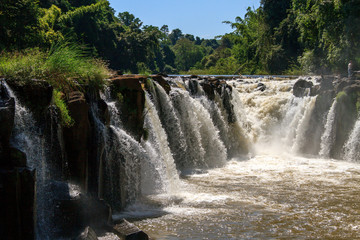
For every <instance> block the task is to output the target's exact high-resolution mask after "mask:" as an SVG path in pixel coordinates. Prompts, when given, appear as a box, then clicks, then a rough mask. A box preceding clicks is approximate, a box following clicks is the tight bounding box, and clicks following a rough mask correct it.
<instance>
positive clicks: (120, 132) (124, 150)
mask: <svg viewBox="0 0 360 240" xmlns="http://www.w3.org/2000/svg"><path fill="white" fill-rule="evenodd" d="M184 79H185V80H184ZM167 80H168V82H169V83H170V85H171V86H172V88H171V90H170V92H169V93H167V92H166V91H165V90H164V89H163V88H162V87H161V85H160V84H158V83H157V82H152V81H150V80H149V82H147V83H146V84H145V85H146V87H147V92H145V109H144V113H143V117H144V125H143V127H144V134H143V137H142V138H141V140H139V139H140V137H138V140H136V139H135V138H134V137H133V136H131V134H129V131H128V130H127V129H126V127H125V125H126V123H125V122H124V123H123V122H122V121H121V119H122V118H121V117H122V116H121V114H122V113H121V112H120V111H119V109H120V108H119V104H121V103H120V102H116V101H115V100H114V99H112V98H111V96H110V91H109V89H106V90H105V92H104V94H103V95H101V98H102V100H104V102H105V103H106V105H107V107H108V110H109V113H110V123H109V122H108V121H107V122H106V121H104V120H101V119H100V117H99V116H100V115H101V114H100V113H99V111H100V110H99V109H98V108H97V105H96V104H93V103H91V104H90V115H91V119H92V123H93V124H92V125H93V126H94V128H95V129H94V132H95V133H94V135H93V136H95V138H96V139H95V140H93V141H94V142H96V144H95V145H97V146H98V149H99V150H97V151H95V152H96V154H97V155H96V156H95V158H96V159H97V164H100V165H103V166H102V167H99V169H100V171H99V173H98V175H96V174H94V175H96V176H97V177H98V179H97V184H98V189H99V191H98V196H99V197H101V198H102V197H103V198H104V199H105V200H106V201H107V202H108V203H110V204H111V205H112V207H113V209H114V210H115V212H116V215H114V218H115V220H116V219H118V218H122V217H129V218H130V219H131V218H133V219H135V220H134V221H136V224H137V225H139V226H140V227H141V228H142V229H144V230H145V231H146V232H148V233H150V234H151V235H153V236H154V237H158V238H159V239H194V238H195V239H204V238H208V239H239V238H241V239H250V238H271V239H273V238H298V239H311V238H316V237H319V236H320V237H324V238H339V237H343V238H348V239H356V238H358V237H359V234H358V229H360V221H359V219H357V218H356V216H358V215H359V214H360V212H359V209H360V208H359V207H358V205H357V204H354V199H355V198H356V199H358V196H359V194H358V193H359V191H360V189H359V186H358V182H359V180H360V179H359V176H360V166H359V165H358V163H356V160H358V159H359V141H358V139H359V135H360V130H359V129H360V119H358V120H357V121H356V123H355V125H354V127H353V130H352V132H351V134H350V136H349V138H348V140H347V142H346V144H345V145H344V147H343V148H344V152H345V159H346V160H347V161H348V162H345V161H335V160H331V159H326V157H328V156H329V153H330V151H331V149H332V147H333V146H332V145H334V144H335V143H334V142H333V140H332V137H336V136H333V134H334V130H333V128H334V126H333V125H334V122H335V120H334V119H335V117H336V116H335V115H336V111H335V109H336V104H337V103H336V101H334V103H333V106H332V107H331V108H330V110H329V111H328V112H327V111H325V110H327V109H328V107H329V105H327V107H326V108H325V107H324V109H325V110H324V112H325V114H324V116H322V114H321V116H320V117H321V118H324V119H325V118H327V121H326V124H325V130H324V131H323V128H321V129H322V130H321V131H323V132H322V138H321V151H320V155H321V157H322V158H309V157H308V158H305V157H303V156H302V155H304V154H303V149H304V148H306V146H305V145H306V144H305V143H306V142H307V141H308V139H307V138H308V132H309V129H311V128H310V125H311V124H313V121H311V116H312V115H313V114H314V112H316V109H315V105H316V102H317V101H318V97H315V96H314V97H310V96H305V97H302V98H299V97H295V96H293V94H292V92H291V89H292V86H293V85H294V83H295V81H296V80H281V81H278V80H273V79H270V78H268V79H265V78H264V79H237V80H228V81H227V84H224V82H222V83H216V84H218V85H215V82H214V81H213V82H212V83H211V84H213V85H211V86H212V88H213V90H214V89H215V88H216V90H214V92H213V95H212V98H210V97H209V95H208V94H209V92H208V91H205V90H208V89H206V88H205V85H203V84H204V82H201V81H199V82H197V81H194V80H191V79H186V78H176V79H173V78H169V79H167ZM260 83H261V84H262V85H259V84H260ZM205 84H209V85H210V83H205ZM258 86H261V88H259V87H258ZM306 90H307V91H308V89H306ZM16 102H17V103H16V104H17V105H16V108H17V110H16V122H15V130H14V133H13V137H12V140H13V143H14V144H15V145H16V146H17V147H18V148H19V149H21V150H22V151H24V152H25V153H26V154H27V155H28V161H29V166H31V167H34V168H37V170H38V183H37V186H38V188H39V189H40V190H39V191H38V204H39V203H40V204H41V203H44V205H43V206H45V207H47V205H46V204H49V201H47V203H46V202H43V200H42V198H46V197H47V195H46V193H45V192H44V189H45V188H44V187H43V186H42V185H43V184H42V182H43V181H45V180H46V179H47V178H48V175H50V173H49V166H47V160H46V156H45V155H46V153H45V151H46V149H47V148H46V145H47V143H46V139H44V138H43V137H42V135H41V134H42V133H41V129H40V128H38V126H37V124H36V122H35V121H34V120H33V117H32V116H31V113H30V112H29V111H28V110H27V109H25V108H23V107H22V106H21V105H19V104H18V101H16ZM18 105H19V106H18ZM326 113H327V116H325V115H326ZM319 124H323V123H322V122H321V123H320V122H319ZM319 137H320V136H319ZM100 145H101V146H100ZM319 145H320V144H319ZM34 146H36V147H34ZM38 146H41V147H38ZM324 157H325V158H324ZM214 168H215V169H214ZM101 169H103V170H104V171H103V172H102V171H101ZM198 169H206V171H205V170H201V171H198ZM180 173H182V175H181V176H182V177H180ZM102 174H103V175H102ZM95 182H96V181H95ZM344 182H345V183H346V184H345V185H344ZM69 186H70V193H71V194H73V195H74V194H75V195H76V194H78V193H79V191H78V189H77V186H76V185H69ZM340 192H341V194H339V193H340ZM355 202H357V201H355ZM339 203H341V204H339ZM50 208H51V207H49V209H50ZM42 209H43V208H42ZM121 211H122V212H121ZM45 215H46V214H45V211H42V210H39V209H38V216H39V221H38V223H39V226H40V227H41V230H38V231H39V233H38V236H39V239H46V237H44V236H49V234H48V233H46V232H47V231H51V229H50V228H51V226H53V225H51V224H49V223H48V222H47V221H48V220H45V219H46V217H45ZM146 217H156V218H147V219H144V218H146ZM139 219H140V220H139ZM45 233H46V234H45Z"/></svg>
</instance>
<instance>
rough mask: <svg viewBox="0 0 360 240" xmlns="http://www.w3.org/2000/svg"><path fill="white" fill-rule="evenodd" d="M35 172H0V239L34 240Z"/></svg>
mask: <svg viewBox="0 0 360 240" xmlns="http://www.w3.org/2000/svg"><path fill="white" fill-rule="evenodd" d="M35 182H36V176H35V170H30V169H27V168H15V169H13V170H1V171H0V192H1V194H0V205H1V206H2V207H1V212H0V236H1V239H9V240H10V239H11V240H12V239H16V240H17V239H19V240H20V239H35V222H36V214H35V206H36V203H35V201H36V200H35V199H36V198H35Z"/></svg>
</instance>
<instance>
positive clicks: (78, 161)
mask: <svg viewBox="0 0 360 240" xmlns="http://www.w3.org/2000/svg"><path fill="white" fill-rule="evenodd" d="M67 105H68V109H69V114H70V116H71V117H72V118H73V120H74V125H73V126H72V127H69V128H64V142H65V151H66V156H67V162H68V165H69V173H70V179H71V180H72V181H74V182H76V183H79V184H80V185H81V187H82V188H83V189H85V190H87V176H88V150H89V149H88V141H89V140H88V139H89V136H90V123H89V117H88V112H89V105H88V104H87V102H86V99H85V96H84V94H83V93H81V92H71V93H69V95H68V103H67Z"/></svg>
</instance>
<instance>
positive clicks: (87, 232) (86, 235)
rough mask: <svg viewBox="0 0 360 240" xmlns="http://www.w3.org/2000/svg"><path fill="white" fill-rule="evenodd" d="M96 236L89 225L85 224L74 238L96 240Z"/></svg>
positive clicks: (77, 239)
mask: <svg viewBox="0 0 360 240" xmlns="http://www.w3.org/2000/svg"><path fill="white" fill-rule="evenodd" d="M97 239H98V237H97V235H96V232H95V231H94V230H93V229H92V228H91V227H89V226H87V227H86V228H85V229H84V231H82V232H81V234H80V235H79V236H78V237H77V238H76V240H97Z"/></svg>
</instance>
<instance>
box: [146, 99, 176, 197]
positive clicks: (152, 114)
mask: <svg viewBox="0 0 360 240" xmlns="http://www.w3.org/2000/svg"><path fill="white" fill-rule="evenodd" d="M145 114H146V115H145V123H144V127H145V129H146V130H147V131H148V135H149V136H148V139H147V140H143V141H142V145H143V147H144V149H145V150H146V152H147V153H148V156H149V157H148V158H146V160H147V161H145V162H142V169H141V176H142V177H141V181H142V193H143V194H146V195H148V194H154V193H164V192H165V193H168V194H173V193H175V192H176V191H177V189H178V188H179V184H180V180H179V174H178V172H177V170H176V166H175V161H174V158H173V156H172V154H171V150H170V148H169V145H168V138H167V135H166V133H165V130H164V129H163V127H162V125H161V122H160V119H159V115H158V112H157V111H156V108H155V106H154V104H153V103H152V102H151V100H150V96H149V95H148V93H146V102H145ZM154 180H155V184H154Z"/></svg>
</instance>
